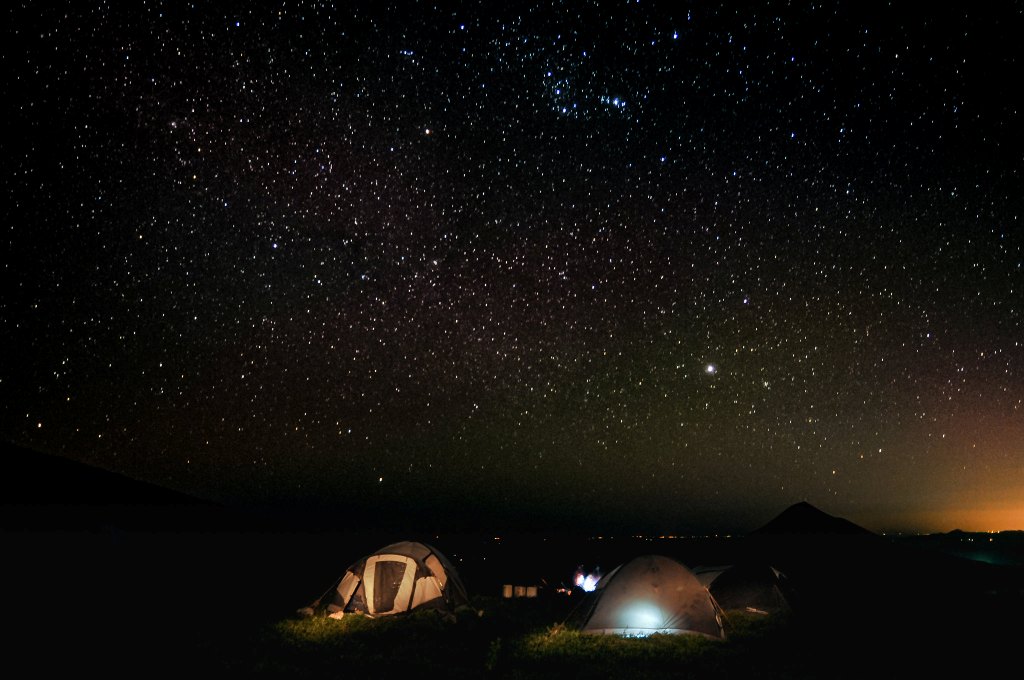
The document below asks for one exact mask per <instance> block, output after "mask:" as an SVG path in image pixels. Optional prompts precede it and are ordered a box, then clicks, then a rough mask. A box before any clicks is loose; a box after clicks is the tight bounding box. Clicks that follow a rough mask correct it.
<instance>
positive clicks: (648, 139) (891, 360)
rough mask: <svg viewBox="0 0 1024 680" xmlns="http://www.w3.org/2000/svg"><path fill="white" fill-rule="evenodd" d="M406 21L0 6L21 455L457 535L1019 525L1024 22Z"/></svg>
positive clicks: (324, 9) (864, 6)
mask: <svg viewBox="0 0 1024 680" xmlns="http://www.w3.org/2000/svg"><path fill="white" fill-rule="evenodd" d="M399 5H400V6H399V7H397V8H394V9H388V8H382V7H380V6H378V3H363V2H355V3H341V4H339V5H336V6H334V5H331V4H329V3H292V2H278V3H217V4H215V5H213V4H210V5H208V4H195V5H190V4H188V3H173V2H166V3H162V2H145V3H137V6H135V7H133V8H127V9H126V8H120V7H115V6H112V5H109V4H107V3H103V2H99V3H86V2H83V3H75V4H74V6H69V7H62V8H50V7H40V6H37V5H32V4H30V5H28V6H25V7H14V8H11V9H7V10H4V11H5V13H6V14H7V17H6V20H5V21H4V25H5V28H4V33H5V36H4V38H5V39H4V47H3V48H2V49H3V61H2V63H3V70H4V74H5V77H4V82H5V90H6V96H5V97H4V107H5V119H6V120H7V122H8V126H7V132H6V135H5V136H4V138H3V152H4V157H5V159H6V163H5V167H4V170H3V173H2V178H3V184H2V188H3V193H4V201H5V204H6V210H5V213H4V214H5V220H4V226H5V229H4V240H3V243H4V246H5V251H6V252H5V257H4V270H5V278H6V279H7V281H8V284H7V286H6V291H7V292H6V294H5V295H4V296H3V300H2V312H3V313H2V319H0V328H2V337H3V338H4V344H5V346H7V347H8V357H9V361H8V362H5V364H4V366H3V368H2V372H0V389H2V394H3V400H2V410H0V427H2V432H3V434H4V435H5V436H6V437H8V438H9V439H12V440H15V441H18V442H20V443H24V444H27V445H30V446H33V447H36V448H39V449H43V450H50V451H55V452H59V453H62V454H63V455H67V456H71V457H75V458H78V459H82V460H87V461H89V462H92V463H96V464H99V465H102V466H104V467H108V468H112V469H115V470H119V471H122V472H125V473H127V474H130V475H133V476H136V477H141V478H145V479H149V480H153V481H158V482H160V483H163V484H167V485H169V486H173V487H175V488H180V489H185V490H188V491H190V492H193V493H196V494H199V495H204V496H208V497H213V498H218V499H222V500H225V501H227V502H234V503H245V504H271V505H277V506H285V507H290V506H294V505H310V504H312V505H316V506H325V507H334V506H340V505H357V506H365V507H379V506H386V507H387V508H389V511H393V512H396V513H401V512H408V513H410V514H415V515H417V516H419V517H423V516H426V517H431V516H435V515H436V517H437V518H439V519H438V520H437V521H439V522H440V521H441V519H440V518H444V517H449V516H454V515H466V516H470V517H472V516H474V515H476V516H478V517H497V518H503V520H501V521H504V520H507V519H508V518H516V521H521V522H524V523H526V524H528V525H530V526H544V525H545V524H546V523H552V524H558V523H565V524H573V523H575V522H580V523H583V524H587V525H588V526H604V525H602V523H601V520H604V519H605V518H609V517H610V518H615V519H614V520H606V523H609V522H610V523H611V524H612V525H615V526H627V525H628V526H636V527H647V528H658V529H661V528H665V529H673V530H675V529H678V528H680V527H682V528H686V527H707V526H716V527H724V528H734V527H745V528H750V526H751V525H752V524H756V523H757V522H758V521H759V520H763V519H764V518H766V517H769V516H771V514H773V513H774V512H775V511H777V510H778V509H779V508H781V507H784V506H785V505H786V504H788V503H790V502H793V501H796V500H800V499H808V500H811V501H812V502H815V503H817V504H822V505H824V506H825V507H827V508H829V509H830V511H833V512H837V513H841V514H846V515H848V516H851V517H852V518H854V519H860V520H861V521H862V522H865V523H867V524H868V525H869V526H872V527H878V528H904V529H921V528H923V529H935V528H941V529H951V528H953V526H951V525H949V523H950V522H954V521H960V522H961V523H967V524H965V525H964V528H969V527H968V525H969V523H970V522H972V521H975V519H976V516H975V515H970V512H974V511H979V512H980V511H985V512H986V513H989V514H988V515H986V517H989V518H991V517H996V516H998V518H999V519H995V520H991V521H992V522H997V523H998V522H1002V523H1004V524H1006V523H1010V524H1014V523H1015V524H1016V526H1013V527H1012V528H1022V527H1024V502H1022V501H1021V500H1020V499H1022V498H1024V363H1022V362H1024V303H1022V300H1024V254H1022V245H1024V236H1022V225H1021V208H1022V195H1024V194H1022V191H1021V188H1022V186H1024V183H1022V176H1021V170H1022V165H1024V163H1022V159H1024V144H1022V135H1021V124H1022V122H1024V121H1022V115H1021V110H1020V108H1019V106H1018V105H1017V103H1016V98H1015V97H1014V95H1013V93H1014V92H1015V90H1016V88H1017V87H1018V85H1017V84H1018V83H1019V82H1021V81H1022V80H1024V77H1022V76H1024V74H1022V67H1021V60H1020V52H1019V49H1018V48H1017V47H1016V45H1017V42H1016V41H1017V36H1018V35H1019V34H1020V29H1021V28H1022V27H1024V21H1022V13H1024V9H1022V7H1021V5H1020V4H1019V3H1005V4H1000V5H998V6H994V7H990V8H974V7H971V8H958V9H952V8H951V9H944V8H938V7H933V8H929V10H928V12H926V13H917V12H914V11H912V10H911V9H910V8H903V9H901V8H898V7H890V6H888V5H885V4H880V3H878V4H876V3H846V2H829V3H770V4H769V5H767V6H763V7H762V6H760V5H759V6H756V7H750V8H748V7H739V6H730V5H726V6H724V7H708V6H704V5H703V3H694V4H692V5H690V6H686V5H679V6H676V5H670V4H665V3H653V2H616V3H601V4H600V5H597V6H592V5H589V4H588V5H584V4H583V3H572V2H549V3H538V4H535V5H521V6H520V5H516V6H513V7H511V8H509V9H503V8H500V7H498V6H491V4H490V3H453V4H451V5H443V6H438V7H435V6H431V5H430V4H428V3H399ZM957 513H959V514H957ZM965 513H966V514H965ZM954 518H955V519H954ZM972 518H974V519H972ZM496 521H498V520H496ZM977 528H983V529H987V528H1011V527H1010V526H1009V525H1007V526H983V527H981V526H979V527H977Z"/></svg>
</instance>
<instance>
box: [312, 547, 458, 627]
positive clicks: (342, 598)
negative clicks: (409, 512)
mask: <svg viewBox="0 0 1024 680" xmlns="http://www.w3.org/2000/svg"><path fill="white" fill-rule="evenodd" d="M468 601H469V598H468V597H467V596H466V588H465V586H463V585H462V581H461V580H460V579H459V575H458V574H457V573H456V572H455V568H454V567H453V566H452V563H451V562H449V561H448V558H447V557H445V556H444V555H442V554H441V553H440V552H439V551H438V550H437V549H436V548H432V547H431V546H429V545H427V544H425V543H415V542H410V541H403V542H401V543H393V544H391V545H389V546H386V547H384V548H381V549H380V550H378V551H377V552H375V553H373V554H372V555H368V556H367V557H364V558H363V559H361V560H359V561H358V562H356V563H355V564H353V565H352V566H351V567H349V568H348V569H347V570H346V571H345V574H344V575H343V576H342V577H341V578H340V579H339V580H338V581H337V582H336V583H335V584H334V585H333V586H332V587H331V588H330V590H328V591H327V592H326V593H324V594H323V595H322V596H321V597H320V598H319V599H318V600H317V601H316V602H314V603H313V604H312V605H310V606H309V607H307V608H305V609H303V610H300V612H301V613H305V614H311V613H318V614H326V615H327V616H329V617H331V618H341V617H342V616H344V615H345V614H347V613H354V612H359V613H365V614H369V615H371V616H387V615H390V614H399V613H402V612H406V611H410V610H412V609H417V608H421V607H425V608H433V609H440V610H443V611H454V610H455V608H456V607H458V606H460V605H464V604H467V602H468Z"/></svg>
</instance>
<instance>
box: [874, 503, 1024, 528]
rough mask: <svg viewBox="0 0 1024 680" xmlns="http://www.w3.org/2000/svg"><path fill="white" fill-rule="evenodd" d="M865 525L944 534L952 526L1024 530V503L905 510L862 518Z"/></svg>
mask: <svg viewBox="0 0 1024 680" xmlns="http://www.w3.org/2000/svg"><path fill="white" fill-rule="evenodd" d="M865 520H866V521H865V522H864V525H865V526H866V527H868V528H874V527H877V528H878V529H880V530H882V531H905V532H915V533H924V534H931V533H944V532H947V531H952V530H954V529H961V530H963V531H971V532H995V531H1015V530H1024V505H1022V504H1018V505H1015V506H990V507H985V508H973V509H969V508H951V509H948V510H924V511H918V512H914V511H908V512H903V513H898V514H895V515H889V516H887V517H885V518H884V519H882V518H880V517H878V518H875V517H871V518H867V517H866V518H865Z"/></svg>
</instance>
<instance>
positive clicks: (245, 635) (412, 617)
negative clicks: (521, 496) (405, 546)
mask: <svg viewBox="0 0 1024 680" xmlns="http://www.w3.org/2000/svg"><path fill="white" fill-rule="evenodd" d="M474 605H475V607H474V608H472V609H470V608H467V609H464V610H462V611H460V612H458V614H457V616H450V615H449V616H444V615H441V614H439V613H437V612H431V611H424V612H414V613H412V614H409V615H405V616H394V617H386V618H380V619H372V618H368V617H364V616H346V617H345V618H343V619H341V620H334V619H326V618H310V619H288V620H283V621H279V622H276V623H271V624H266V625H263V626H257V627H255V628H249V629H247V632H246V631H240V630H237V629H236V630H235V631H234V633H233V635H234V639H233V640H232V641H230V642H228V641H227V640H226V639H225V638H224V637H221V638H219V639H218V640H216V642H214V643H212V644H210V645H208V646H207V647H206V649H205V650H204V653H203V655H202V656H204V657H205V659H204V660H203V664H204V665H205V667H206V668H208V669H210V670H216V671H220V672H222V673H225V674H227V673H231V674H245V675H249V676H262V677H284V676H289V677H294V676H298V675H300V674H304V675H313V674H315V675H317V676H320V677H360V678H368V677H369V678H375V677H382V678H383V677H395V675H396V674H397V673H400V672H402V671H413V672H415V673H416V674H417V675H419V676H420V677H424V676H426V677H444V678H479V677H491V678H513V679H523V680H526V679H534V678H536V679H541V678H552V679H554V678H565V677H574V678H621V677H624V676H627V677H633V678H641V677H642V678H662V677H664V678H668V677H679V676H680V674H685V675H687V676H688V677H701V678H703V677H709V678H710V677H730V676H731V675H735V674H738V673H743V674H744V675H748V676H749V675H751V673H750V668H751V667H756V668H759V669H760V672H758V673H755V674H754V675H756V676H758V677H797V676H798V675H799V673H798V674H796V675H794V674H793V672H794V671H795V670H796V669H794V668H792V666H791V664H788V663H780V659H779V653H778V651H777V650H778V642H779V640H785V639H787V637H788V632H787V631H788V630H789V629H788V626H785V625H783V624H780V623H778V622H771V621H768V620H766V619H763V618H758V619H749V618H745V617H743V616H737V617H731V618H730V622H731V628H732V635H731V636H730V639H728V640H726V641H724V642H723V641H717V640H711V639H708V638H704V637H701V636H695V635H654V636H651V637H648V638H621V637H616V636H596V635H585V634H582V633H580V632H578V631H574V630H570V629H567V628H565V627H564V626H563V625H561V624H559V623H552V622H553V621H559V620H562V619H564V607H565V605H564V603H561V602H558V601H553V602H547V603H545V602H541V601H533V602H515V601H513V602H508V601H502V600H496V599H495V600H486V599H485V600H480V601H476V602H474Z"/></svg>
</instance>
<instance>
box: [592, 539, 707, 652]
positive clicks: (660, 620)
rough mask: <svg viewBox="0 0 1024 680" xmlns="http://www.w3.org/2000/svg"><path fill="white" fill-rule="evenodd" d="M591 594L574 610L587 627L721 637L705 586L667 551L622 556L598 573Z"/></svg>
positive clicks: (623, 632) (615, 632)
mask: <svg viewBox="0 0 1024 680" xmlns="http://www.w3.org/2000/svg"><path fill="white" fill-rule="evenodd" d="M589 597H590V600H589V602H586V603H584V606H583V608H582V609H583V611H582V612H580V613H579V614H578V615H577V617H578V620H581V621H582V625H581V628H582V630H583V632H585V633H597V634H610V635H627V636H637V637H642V636H646V635H651V634H653V633H665V634H682V633H696V634H700V635H706V636H708V637H713V638H722V637H725V633H724V632H723V630H722V619H721V616H720V615H719V611H720V610H719V609H718V605H717V604H716V603H715V601H714V599H713V598H712V597H711V594H710V593H709V592H708V589H707V588H705V587H704V586H702V585H701V584H700V581H698V580H697V577H696V576H694V575H693V573H692V572H691V571H690V570H689V569H687V568H686V567H685V566H683V565H682V564H680V563H679V562H677V561H675V560H673V559H671V558H669V557H662V556H661V555H644V556H643V557H637V558H635V559H633V560H631V561H629V562H626V563H625V564H623V565H621V566H620V567H618V568H616V569H615V570H614V571H612V572H611V573H609V574H608V575H607V576H605V577H604V578H602V579H601V581H600V582H599V583H598V584H597V589H596V590H595V591H594V592H593V593H592V594H591V596H589Z"/></svg>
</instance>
